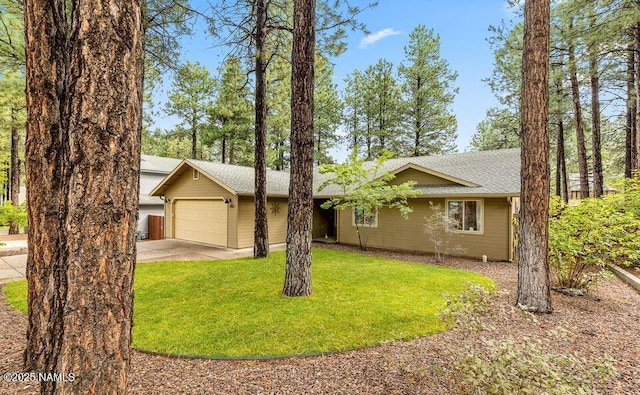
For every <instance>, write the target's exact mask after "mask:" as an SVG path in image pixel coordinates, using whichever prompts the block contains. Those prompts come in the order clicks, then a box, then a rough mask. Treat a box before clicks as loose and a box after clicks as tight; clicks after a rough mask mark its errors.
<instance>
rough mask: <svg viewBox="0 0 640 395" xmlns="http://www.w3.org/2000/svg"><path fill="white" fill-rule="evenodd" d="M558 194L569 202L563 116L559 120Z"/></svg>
mask: <svg viewBox="0 0 640 395" xmlns="http://www.w3.org/2000/svg"><path fill="white" fill-rule="evenodd" d="M556 195H558V196H561V197H562V200H564V202H565V203H569V189H568V186H567V161H566V157H565V153H564V122H563V121H562V116H560V119H559V120H558V154H557V158H556Z"/></svg>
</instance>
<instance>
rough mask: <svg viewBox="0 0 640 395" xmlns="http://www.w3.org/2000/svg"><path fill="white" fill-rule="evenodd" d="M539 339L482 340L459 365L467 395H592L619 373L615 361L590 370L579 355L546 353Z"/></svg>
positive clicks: (602, 362) (599, 362)
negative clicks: (597, 386) (597, 383)
mask: <svg viewBox="0 0 640 395" xmlns="http://www.w3.org/2000/svg"><path fill="white" fill-rule="evenodd" d="M544 346H545V341H544V340H542V339H540V338H537V337H527V338H521V339H518V340H515V339H513V338H512V337H508V338H506V339H505V340H501V341H494V340H482V341H481V346H480V347H475V348H472V349H471V350H470V351H469V352H468V354H467V355H466V356H465V357H464V358H463V359H462V360H461V361H460V363H458V364H457V365H456V368H455V371H456V374H457V375H458V377H460V381H458V384H459V385H460V390H461V392H462V393H463V394H491V395H494V394H495V395H498V394H505V395H507V394H536V395H537V394H553V395H564V394H592V393H594V391H593V388H592V387H593V384H595V383H596V382H606V380H607V379H608V378H609V377H610V376H613V375H614V374H615V373H616V370H615V368H614V367H613V365H612V359H611V357H608V356H605V357H604V358H600V359H598V360H597V361H596V362H595V363H594V365H593V366H590V365H589V364H588V363H587V362H586V361H585V360H584V359H582V358H580V357H579V356H577V355H575V354H560V353H556V352H548V351H544Z"/></svg>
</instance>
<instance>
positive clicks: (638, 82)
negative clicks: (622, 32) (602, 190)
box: [631, 2, 640, 171]
mask: <svg viewBox="0 0 640 395" xmlns="http://www.w3.org/2000/svg"><path fill="white" fill-rule="evenodd" d="M637 3H638V2H636V4H637ZM635 53H636V56H635V78H634V79H635V83H634V85H635V101H634V110H635V116H634V119H635V122H634V125H635V128H634V129H633V130H634V133H633V136H632V140H631V152H632V163H631V169H632V171H635V170H640V133H638V125H640V23H638V24H636V28H635Z"/></svg>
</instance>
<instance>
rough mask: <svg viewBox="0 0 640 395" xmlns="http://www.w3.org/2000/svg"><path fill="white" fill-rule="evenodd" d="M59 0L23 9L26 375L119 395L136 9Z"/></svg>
mask: <svg viewBox="0 0 640 395" xmlns="http://www.w3.org/2000/svg"><path fill="white" fill-rule="evenodd" d="M66 3H68V1H65V0H50V1H37V0H26V2H25V8H24V9H25V42H26V76H27V89H26V94H27V113H28V117H27V137H26V168H27V188H28V190H29V193H28V194H27V195H28V196H27V201H28V204H29V225H30V226H29V252H28V258H27V280H28V283H29V295H28V310H29V323H28V328H27V347H26V350H25V368H26V369H28V370H30V371H36V372H52V373H61V374H62V373H63V374H69V373H73V374H74V375H75V380H74V381H66V382H54V381H46V382H42V383H41V393H43V394H124V393H125V392H126V382H127V374H128V373H127V371H128V367H129V362H130V348H129V346H130V343H131V326H132V308H133V292H132V285H133V272H134V268H135V258H136V245H135V235H136V225H137V205H138V177H139V169H140V132H141V107H142V106H141V103H142V90H143V80H142V76H143V52H142V36H143V30H142V14H141V6H140V2H139V1H137V0H133V1H131V0H105V1H100V2H87V1H73V2H69V3H70V4H69V5H68V7H70V8H68V7H67V4H66ZM70 10H73V11H72V12H69V11H70ZM67 18H70V19H71V20H70V21H68V20H67Z"/></svg>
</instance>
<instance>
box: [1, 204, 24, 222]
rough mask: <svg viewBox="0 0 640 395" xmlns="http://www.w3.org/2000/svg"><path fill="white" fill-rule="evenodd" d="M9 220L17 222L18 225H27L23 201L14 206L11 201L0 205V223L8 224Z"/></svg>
mask: <svg viewBox="0 0 640 395" xmlns="http://www.w3.org/2000/svg"><path fill="white" fill-rule="evenodd" d="M11 222H17V223H18V225H19V226H20V227H24V226H26V225H27V208H26V205H25V204H24V203H23V204H21V205H19V206H14V205H13V204H11V202H4V203H3V204H2V205H0V225H9V224H10V223H11Z"/></svg>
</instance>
